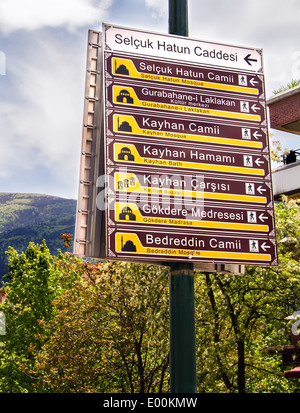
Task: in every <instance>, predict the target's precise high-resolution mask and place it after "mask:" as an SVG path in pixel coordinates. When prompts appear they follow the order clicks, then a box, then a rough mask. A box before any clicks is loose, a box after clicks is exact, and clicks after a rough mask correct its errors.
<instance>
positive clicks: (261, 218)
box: [258, 212, 268, 222]
mask: <svg viewBox="0 0 300 413" xmlns="http://www.w3.org/2000/svg"><path fill="white" fill-rule="evenodd" d="M258 218H259V219H260V220H261V221H262V222H264V220H265V219H268V217H265V216H264V213H263V212H262V213H261V214H260V215H259V217H258Z"/></svg>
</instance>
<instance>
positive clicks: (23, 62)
mask: <svg viewBox="0 0 300 413" xmlns="http://www.w3.org/2000/svg"><path fill="white" fill-rule="evenodd" d="M43 36H44V37H43V39H41V37H40V38H38V39H35V41H34V42H33V45H32V46H33V47H32V48H31V49H30V50H29V51H27V53H26V58H24V59H20V57H19V56H17V55H16V56H15V57H14V58H13V60H11V61H10V62H9V64H8V68H7V76H3V77H2V78H1V79H2V81H5V79H7V80H9V78H13V80H14V84H17V85H18V95H17V96H11V98H10V100H11V101H6V102H2V103H1V104H0V113H1V115H0V130H1V135H2V139H1V140H0V164H1V169H0V177H1V178H2V179H4V180H5V179H12V177H13V176H14V175H15V174H16V171H18V176H22V174H23V173H27V172H26V171H30V170H34V169H35V170H36V171H39V169H41V168H43V169H44V170H46V169H48V170H49V175H51V176H52V179H54V180H56V181H60V182H61V184H62V185H65V187H66V188H67V187H69V188H70V187H71V186H72V185H73V187H74V183H75V185H76V182H77V180H78V176H77V174H78V163H79V158H80V143H81V131H82V117H83V104H84V74H85V61H86V47H87V45H86V43H87V42H86V41H82V40H81V41H80V42H78V38H77V37H76V39H73V40H74V43H70V42H68V43H69V44H68V46H66V45H65V44H63V43H61V42H60V41H59V39H57V38H55V36H49V35H46V34H45V33H44V34H43ZM78 37H79V36H78ZM76 40H77V41H76ZM86 40H87V36H86ZM37 174H38V172H37ZM38 178H39V177H38V176H37V179H38ZM75 189H76V186H75Z"/></svg>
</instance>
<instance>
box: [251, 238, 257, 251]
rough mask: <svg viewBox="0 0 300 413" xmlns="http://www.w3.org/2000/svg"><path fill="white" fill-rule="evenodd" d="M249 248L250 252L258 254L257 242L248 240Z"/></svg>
mask: <svg viewBox="0 0 300 413" xmlns="http://www.w3.org/2000/svg"><path fill="white" fill-rule="evenodd" d="M249 248H250V252H258V241H256V240H253V239H252V240H249Z"/></svg>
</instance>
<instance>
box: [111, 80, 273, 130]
mask: <svg viewBox="0 0 300 413" xmlns="http://www.w3.org/2000/svg"><path fill="white" fill-rule="evenodd" d="M107 99H108V101H109V103H110V104H112V105H114V106H116V107H120V106H121V107H122V106H123V107H124V106H126V107H127V108H128V107H138V108H139V109H140V110H145V109H147V110H155V111H157V110H158V111H171V112H175V113H184V114H193V115H201V116H204V117H218V118H222V119H233V120H243V121H249V122H256V123H261V122H264V121H265V120H266V115H265V102H264V101H263V100H259V101H258V100H257V99H256V100H254V99H250V98H248V97H242V98H237V97H236V96H234V97H232V96H230V95H224V94H223V95H222V94H213V93H212V92H202V91H201V92H200V91H198V92H197V91H196V92H195V91H194V90H191V89H179V88H178V89H177V88H176V90H174V87H173V88H170V87H167V86H161V85H159V86H150V85H148V84H147V86H143V85H140V84H130V85H129V84H128V83H117V82H115V83H113V84H111V85H110V86H108V87H107Z"/></svg>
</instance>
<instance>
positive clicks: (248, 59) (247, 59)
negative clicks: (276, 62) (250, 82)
mask: <svg viewBox="0 0 300 413" xmlns="http://www.w3.org/2000/svg"><path fill="white" fill-rule="evenodd" d="M250 57H251V53H249V54H247V56H246V57H244V60H245V61H246V62H247V63H248V65H250V66H252V63H251V62H257V59H251V58H250Z"/></svg>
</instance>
